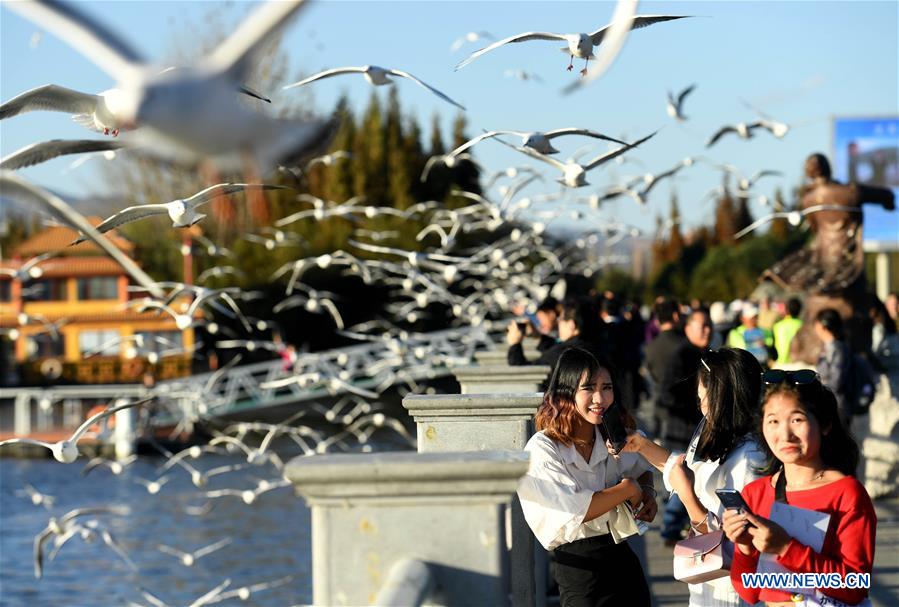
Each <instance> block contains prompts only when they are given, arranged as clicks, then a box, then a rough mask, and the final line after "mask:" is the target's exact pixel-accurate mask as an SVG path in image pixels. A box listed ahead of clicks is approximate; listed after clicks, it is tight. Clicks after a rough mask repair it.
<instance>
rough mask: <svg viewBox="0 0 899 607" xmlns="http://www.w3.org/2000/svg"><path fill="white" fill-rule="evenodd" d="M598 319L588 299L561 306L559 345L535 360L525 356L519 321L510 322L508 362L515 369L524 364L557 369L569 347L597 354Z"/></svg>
mask: <svg viewBox="0 0 899 607" xmlns="http://www.w3.org/2000/svg"><path fill="white" fill-rule="evenodd" d="M598 321H599V318H598V316H597V314H596V311H595V309H594V307H593V305H592V302H591V301H589V300H587V299H567V300H565V302H563V304H562V313H561V314H560V315H559V320H558V327H559V339H560V340H561V341H559V343H557V344H556V345H554V346H553V347H551V348H549V349H547V350H544V351H543V352H541V354H540V356H539V357H538V358H536V359H534V360H528V359H527V358H526V357H525V355H524V349H523V348H522V346H521V342H522V340H523V339H524V334H523V333H522V332H521V330H520V329H519V327H518V324H517V323H516V322H511V323H509V326H508V328H507V329H506V343H507V344H508V345H509V351H508V352H507V354H506V360H507V362H508V363H509V365H511V366H513V367H516V366H521V365H548V366H550V367H554V366H555V364H556V362H557V361H558V360H559V357H560V356H561V355H562V352H564V351H565V350H567V349H568V348H582V349H584V350H587V351H588V352H591V353H593V354H599V352H598V338H597V336H596V335H597V331H596V324H597V323H598Z"/></svg>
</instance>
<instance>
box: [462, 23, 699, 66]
mask: <svg viewBox="0 0 899 607" xmlns="http://www.w3.org/2000/svg"><path fill="white" fill-rule="evenodd" d="M687 17H690V15H636V16H635V17H633V18H632V25H631V29H632V30H635V29H639V28H641V27H646V26H648V25H652V24H653V23H661V22H663V21H672V20H674V19H684V18H687ZM611 26H612V24H611V23H609V24H607V25H604V26H603V27H601V28H599V29H598V30H596V31H595V32H592V33H589V34H588V33H578V34H555V33H552V32H524V33H521V34H516V35H514V36H510V37H508V38H504V39H502V40H499V41H497V42H494V43H493V44H491V45H489V46H485V47H484V48H482V49H480V50H477V51H475V52H474V53H472V54H471V55H469V56H468V57H467V58H466V59H464V60H463V61H461V62H460V63H459V64H458V65H457V66H456V70H460V69H462V68H463V67H465V66H466V65H468V64H469V63H471V62H472V61H474V60H475V59H477V58H478V57H480V56H481V55H483V54H485V53H489V52H490V51H492V50H494V49H497V48H499V47H501V46H503V45H506V44H512V43H517V42H527V41H529V40H558V41H561V42H565V43H566V46H563V47H562V51H563V52H564V53H566V54H568V55H569V56H570V57H571V61H570V62H569V63H568V68H567V69H568V71H569V72H570V71H571V70H572V69H574V58H575V57H577V58H578V59H583V60H584V64H585V66H586V62H587V61H590V60H591V59H595V58H596V57H595V55H594V54H593V49H594V48H596V47H597V46H599V45H600V44H601V43H602V41H603V38H605V36H606V34H607V33H608V30H609V28H610V27H611ZM581 75H582V76H586V75H587V68H586V67H584V69H582V70H581Z"/></svg>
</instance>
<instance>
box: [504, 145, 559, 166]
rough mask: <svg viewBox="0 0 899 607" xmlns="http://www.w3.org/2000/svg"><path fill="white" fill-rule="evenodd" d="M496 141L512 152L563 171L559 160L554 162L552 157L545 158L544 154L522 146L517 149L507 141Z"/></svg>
mask: <svg viewBox="0 0 899 607" xmlns="http://www.w3.org/2000/svg"><path fill="white" fill-rule="evenodd" d="M497 141H499V142H500V143H502V144H503V145H505V146H508V147H510V148H512V149H513V150H518V151H519V152H521V153H522V154H525V155H527V156H530V157H531V158H535V159H537V160H542V161H543V162H545V163H547V164H551V165H552V166H554V167H555V168H557V169H559V170H560V171H564V170H565V164H564V163H563V162H560V161H559V160H556V159H555V158H553V157H552V156H547V155H546V154H541V153H540V152H538V151H537V150H535V149H532V148H529V147H524V146H521V147H519V146H517V145H512V144H511V143H509V142H508V141H503V140H502V139H497Z"/></svg>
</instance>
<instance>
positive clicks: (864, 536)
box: [724, 370, 877, 607]
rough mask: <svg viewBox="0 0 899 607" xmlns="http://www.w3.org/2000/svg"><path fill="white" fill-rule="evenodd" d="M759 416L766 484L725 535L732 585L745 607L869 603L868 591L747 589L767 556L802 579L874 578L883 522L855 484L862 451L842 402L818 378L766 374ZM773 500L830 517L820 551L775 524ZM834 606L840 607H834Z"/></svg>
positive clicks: (756, 487)
mask: <svg viewBox="0 0 899 607" xmlns="http://www.w3.org/2000/svg"><path fill="white" fill-rule="evenodd" d="M765 382H766V383H767V384H768V388H767V391H766V393H765V398H764V404H763V407H762V416H761V431H762V434H763V436H764V439H765V445H764V446H765V451H766V453H767V462H766V465H765V468H764V470H763V473H764V474H766V476H764V477H763V478H760V479H758V480H757V481H755V482H752V483H750V484H749V485H747V486H746V488H745V489H744V490H743V492H742V493H743V499H744V500H745V501H746V504H747V505H748V506H749V509H750V510H751V512H743V513H740V512H738V511H736V510H728V511H727V512H726V513H725V515H724V531H725V534H726V535H727V537H728V538H730V539H731V541H733V542H734V544H735V545H736V547H737V550H735V551H734V562H733V566H732V567H731V581H732V582H733V584H734V588H735V589H736V591H737V592H738V593H739V594H740V596H742V597H743V598H744V599H745V600H746V601H748V602H750V603H755V602H757V601H764V602H766V603H767V604H768V605H777V606H789V607H794V606H796V605H799V606H800V607H802V606H812V605H824V604H826V605H841V604H845V605H858V604H869V602H868V601H867V600H866V598H867V596H868V590H867V589H866V588H817V589H808V590H804V591H803V592H802V593H801V594H793V593H791V592H787V591H784V590H777V589H770V588H762V589H756V588H746V587H745V586H744V585H743V580H742V577H741V574H743V573H752V572H755V571H756V570H757V567H758V561H759V556H760V555H761V554H762V553H767V554H771V555H776V561H777V562H778V563H779V564H780V565H782V566H783V567H785V568H786V569H787V570H789V571H792V572H796V573H837V574H840V575H841V576H842V577H843V579H844V580H845V578H846V574H848V573H868V574H870V573H871V570H872V568H873V562H874V532H875V529H876V527H877V517H876V515H875V513H874V507H873V505H872V504H871V499H870V497H868V493H867V491H865V488H864V486H862V484H861V483H859V482H858V481H857V480H856V479H855V477H854V476H853V475H854V474H855V468H856V466H857V465H858V457H859V450H858V445H857V444H856V443H855V441H854V440H853V439H852V437H851V436H850V435H849V434H848V432H847V431H846V429H845V428H844V427H843V424H842V423H841V422H840V415H839V412H838V407H837V400H836V398H835V397H834V395H833V393H832V392H831V391H830V390H829V389H827V388H826V387H825V386H824V385H822V383H821V381H820V380H819V379H818V377H817V375H816V374H815V372H814V371H810V370H805V371H794V372H789V371H780V370H773V371H768V372H766V373H765ZM775 501H781V502H786V503H787V504H789V505H791V506H796V507H798V508H804V509H808V510H815V511H818V512H825V513H827V514H829V515H830V520H829V523H828V528H827V532H826V534H825V536H824V543H823V546H822V548H821V551H820V552H817V551H815V550H813V549H812V548H811V547H809V546H806V545H804V544H803V543H801V542H800V541H798V540H797V539H796V538H794V537H791V536H790V535H789V534H788V533H787V532H786V530H784V529H783V527H781V526H780V525H778V524H777V523H775V522H773V521H771V520H769V519H768V518H765V517H768V516H770V513H771V508H772V505H773V503H774V502H775ZM833 599H835V600H836V601H838V602H834V601H833Z"/></svg>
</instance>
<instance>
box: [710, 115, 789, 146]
mask: <svg viewBox="0 0 899 607" xmlns="http://www.w3.org/2000/svg"><path fill="white" fill-rule="evenodd" d="M756 129H765V130H766V131H768V132H770V133H771V134H772V135H774V136H775V137H777V138H778V139H783V138H784V136H785V135H786V134H787V133H788V132H789V130H790V127H789V126H788V125H786V124H784V123H783V122H776V121H773V120H756V121H755V122H738V123H737V124H733V125H731V124H728V125H725V126H723V127H721V128H720V129H718V130H717V131H716V132H715V134H713V135H712V136H711V137H709V140H708V141H707V142H706V144H705V147H707V148H710V147H712V146H713V145H715V143H717V142H718V140H719V139H721V138H722V137H723V136H725V135H727V134H728V133H736V134H737V135H739V136H740V138H741V139H751V138H752V136H753V134H754V133H753V131H754V130H756Z"/></svg>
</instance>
